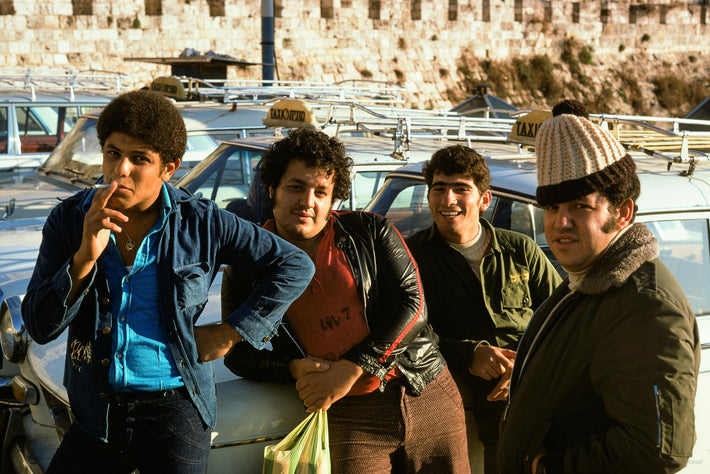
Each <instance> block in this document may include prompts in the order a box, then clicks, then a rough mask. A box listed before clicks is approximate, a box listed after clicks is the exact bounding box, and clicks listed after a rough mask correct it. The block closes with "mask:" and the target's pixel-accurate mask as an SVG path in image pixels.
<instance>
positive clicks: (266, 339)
mask: <svg viewBox="0 0 710 474" xmlns="http://www.w3.org/2000/svg"><path fill="white" fill-rule="evenodd" d="M261 342H269V336H266V337H265V338H264V339H262V340H261Z"/></svg>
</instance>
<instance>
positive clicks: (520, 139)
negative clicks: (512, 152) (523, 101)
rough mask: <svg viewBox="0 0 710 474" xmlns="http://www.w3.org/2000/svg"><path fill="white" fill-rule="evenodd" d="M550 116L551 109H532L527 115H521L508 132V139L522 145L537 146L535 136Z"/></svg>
mask: <svg viewBox="0 0 710 474" xmlns="http://www.w3.org/2000/svg"><path fill="white" fill-rule="evenodd" d="M549 118H552V112H550V111H549V110H532V111H530V112H528V113H527V114H525V115H521V116H520V117H518V119H517V120H516V121H515V123H514V124H513V128H512V129H511V130H510V133H509V134H508V141H509V142H512V143H520V144H521V145H530V146H535V137H536V136H537V131H538V130H539V128H540V125H541V124H542V122H544V121H545V120H547V119H549Z"/></svg>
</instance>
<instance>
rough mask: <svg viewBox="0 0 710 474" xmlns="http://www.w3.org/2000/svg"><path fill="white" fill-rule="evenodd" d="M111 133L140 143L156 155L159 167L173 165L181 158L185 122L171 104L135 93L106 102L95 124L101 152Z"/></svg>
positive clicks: (152, 94) (150, 94) (159, 97)
mask: <svg viewBox="0 0 710 474" xmlns="http://www.w3.org/2000/svg"><path fill="white" fill-rule="evenodd" d="M114 132H120V133H125V134H126V135H130V136H132V137H135V138H138V139H140V140H142V141H144V142H145V143H146V144H147V145H148V146H149V147H150V148H151V149H153V150H154V151H155V152H157V153H158V154H159V155H160V161H161V163H162V164H167V163H173V162H175V161H177V160H179V159H181V158H182V155H183V154H185V145H186V144H187V131H186V130H185V121H184V120H183V119H182V115H180V112H179V111H178V109H177V107H175V104H173V103H172V102H171V101H170V99H168V98H166V97H164V96H162V95H160V94H158V93H157V92H152V91H148V90H135V91H131V92H126V93H124V94H121V95H119V96H117V97H116V98H114V99H113V100H112V101H111V102H109V104H108V105H107V106H106V107H105V108H104V109H103V111H102V112H101V115H100V116H99V120H98V123H97V124H96V134H97V135H98V137H99V143H100V144H101V148H103V147H104V144H105V143H106V140H107V139H108V137H109V136H110V135H111V134H112V133H114Z"/></svg>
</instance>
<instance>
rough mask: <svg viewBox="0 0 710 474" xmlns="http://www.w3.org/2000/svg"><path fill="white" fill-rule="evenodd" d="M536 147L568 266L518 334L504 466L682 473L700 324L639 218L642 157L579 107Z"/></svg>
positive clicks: (548, 222) (511, 469) (541, 198)
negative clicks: (563, 277)
mask: <svg viewBox="0 0 710 474" xmlns="http://www.w3.org/2000/svg"><path fill="white" fill-rule="evenodd" d="M536 152H537V164H538V188H537V200H538V202H539V203H540V205H541V206H543V207H544V209H545V236H546V237H547V241H548V244H549V245H550V248H551V250H552V252H553V253H554V255H555V257H556V258H557V261H558V262H559V263H560V264H561V265H562V267H563V268H564V269H565V270H566V271H567V272H568V274H569V276H568V278H567V279H566V280H565V281H564V282H563V283H562V285H560V286H559V287H558V288H557V290H555V292H554V293H553V294H552V295H551V296H550V298H549V299H548V300H547V301H546V302H545V303H544V304H543V305H542V306H541V307H540V308H539V309H538V311H537V312H536V313H535V315H534V316H533V318H532V321H531V322H530V325H529V326H528V329H527V331H526V333H525V335H524V336H523V338H522V340H521V342H520V345H519V346H518V351H517V357H516V359H515V364H514V368H513V374H512V377H511V386H510V398H509V402H508V409H507V411H506V414H505V415H504V418H503V421H502V423H501V434H500V440H499V454H498V460H499V465H500V469H501V472H506V473H526V474H529V473H531V472H532V473H540V472H548V473H558V472H559V473H561V472H675V471H677V470H679V469H681V468H682V467H683V466H685V464H686V463H687V462H688V458H689V457H690V455H691V452H692V449H693V444H694V439H695V433H694V416H693V408H694V399H695V389H696V384H697V377H698V368H699V363H700V344H699V342H698V328H697V324H696V322H695V316H694V314H693V311H692V309H691V307H690V305H689V303H688V301H687V298H686V297H685V295H684V293H683V290H682V289H681V288H680V286H679V285H678V283H677V281H676V280H675V278H674V277H673V276H672V274H671V273H670V271H669V270H668V269H667V268H666V267H665V266H664V265H663V263H661V261H660V260H659V259H658V245H657V242H656V239H655V238H654V237H653V235H652V234H651V232H650V231H649V230H648V229H647V228H646V226H644V225H643V224H639V223H634V222H633V221H634V217H635V212H636V199H637V198H638V196H639V193H640V189H641V186H640V183H639V179H638V176H637V175H636V166H635V164H634V161H633V160H632V158H631V157H630V156H629V155H628V154H627V153H626V151H625V150H624V148H623V147H622V146H621V145H620V144H619V142H617V141H616V140H615V139H614V138H613V137H612V136H611V135H610V134H608V133H607V132H605V131H603V130H602V129H601V128H600V127H598V126H596V125H594V124H593V123H591V122H590V121H588V120H587V119H585V118H583V117H578V116H575V115H570V114H562V115H559V116H556V117H553V118H551V119H548V120H546V121H545V122H544V123H543V124H542V125H541V126H540V129H539V131H538V135H537V138H536Z"/></svg>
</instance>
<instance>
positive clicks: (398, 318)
mask: <svg viewBox="0 0 710 474" xmlns="http://www.w3.org/2000/svg"><path fill="white" fill-rule="evenodd" d="M370 216H371V217H372V218H373V219H375V220H374V223H373V228H372V231H371V232H372V234H371V239H372V242H371V245H372V249H373V251H374V257H373V258H371V259H368V261H371V262H375V264H376V267H375V268H368V269H365V270H363V271H366V272H368V273H369V275H368V277H369V278H371V279H373V285H377V291H376V295H377V298H378V301H376V302H375V303H376V306H377V307H376V308H372V307H366V308H365V311H366V312H367V319H368V323H369V325H370V334H369V335H368V337H366V338H365V340H364V341H363V342H362V343H360V344H357V345H355V346H354V347H353V348H352V349H350V350H349V351H348V352H347V353H346V354H345V355H344V356H343V358H345V359H347V360H350V361H351V362H354V363H356V364H358V365H359V366H360V367H362V368H363V369H364V370H366V371H367V372H369V373H370V374H372V375H374V376H376V377H378V378H380V379H381V380H383V379H384V377H385V375H386V374H387V372H388V371H389V370H390V369H391V368H392V366H393V364H394V362H395V361H396V359H397V357H399V356H400V355H401V354H402V353H403V352H404V351H405V350H406V349H407V346H408V345H409V344H410V343H411V342H412V341H414V340H415V339H416V338H417V336H418V335H419V334H420V333H421V331H422V329H424V327H425V326H426V324H427V312H426V306H425V304H424V294H423V292H422V287H421V282H420V279H419V272H418V270H417V267H416V265H415V263H414V259H413V257H412V255H411V254H410V252H409V249H408V248H407V246H406V245H405V243H404V240H403V239H402V236H401V235H400V234H399V232H397V230H396V229H395V228H394V227H393V226H392V225H391V224H390V223H389V222H387V221H385V220H384V219H383V218H381V217H379V216H374V215H370ZM361 251H362V250H361ZM363 260H364V259H362V258H361V259H360V261H363ZM373 265H374V264H373Z"/></svg>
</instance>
